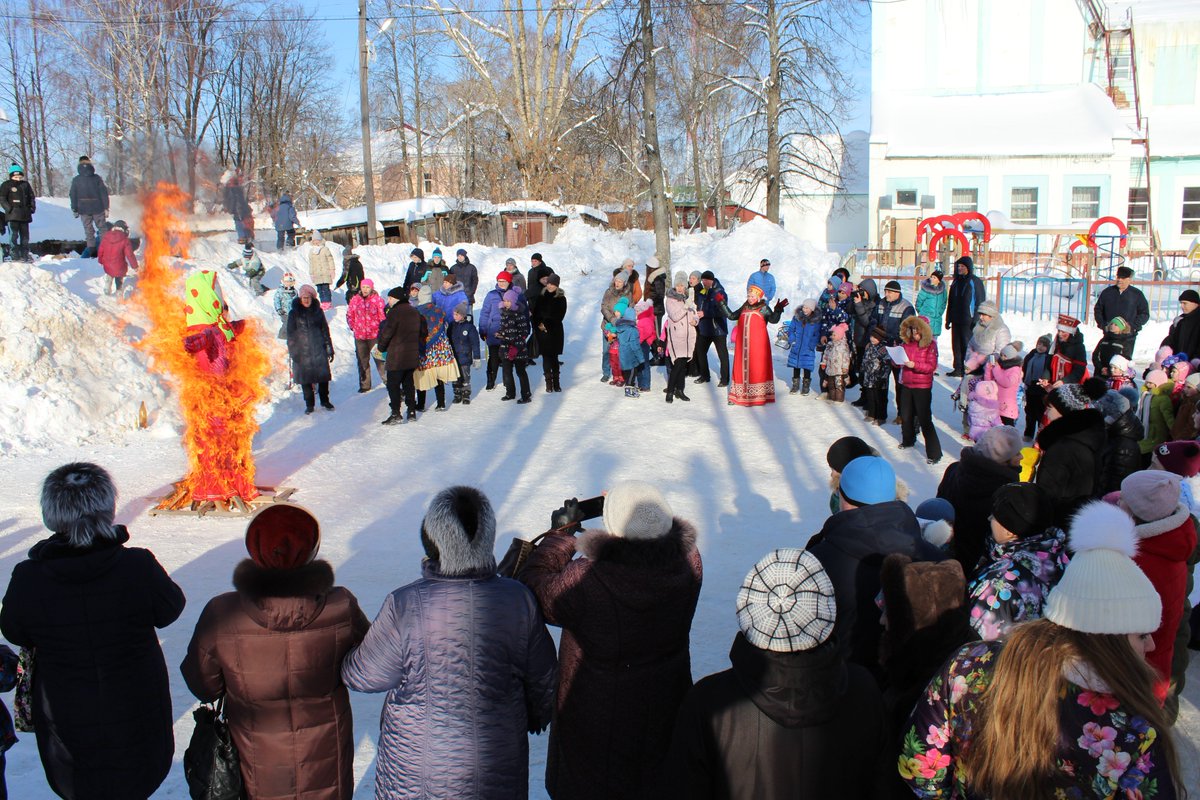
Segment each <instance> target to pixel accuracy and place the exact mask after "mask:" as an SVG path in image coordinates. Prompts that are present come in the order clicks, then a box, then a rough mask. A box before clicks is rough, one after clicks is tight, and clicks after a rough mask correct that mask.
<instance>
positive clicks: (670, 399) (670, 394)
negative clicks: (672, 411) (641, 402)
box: [667, 392, 675, 403]
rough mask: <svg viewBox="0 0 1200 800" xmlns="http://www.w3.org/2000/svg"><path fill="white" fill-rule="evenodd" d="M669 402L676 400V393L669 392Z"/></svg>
mask: <svg viewBox="0 0 1200 800" xmlns="http://www.w3.org/2000/svg"><path fill="white" fill-rule="evenodd" d="M667 402H668V403H674V402H675V395H674V394H672V393H671V392H668V393H667Z"/></svg>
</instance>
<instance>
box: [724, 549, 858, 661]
mask: <svg viewBox="0 0 1200 800" xmlns="http://www.w3.org/2000/svg"><path fill="white" fill-rule="evenodd" d="M737 621H738V629H739V630H741V632H742V635H743V636H745V637H746V641H747V642H749V643H750V644H752V645H753V646H755V647H757V648H758V649H760V650H770V651H772V652H775V653H796V652H800V651H804V650H811V649H813V648H814V647H817V646H818V645H820V644H822V643H824V642H825V641H826V640H828V639H829V637H830V636H832V635H833V626H834V623H835V622H836V621H837V600H836V599H835V598H834V592H833V583H832V582H831V581H830V580H829V575H828V574H827V573H826V572H825V567H824V566H822V565H821V562H820V560H818V559H817V557H816V556H814V555H813V554H812V553H810V552H808V551H807V550H801V549H800V548H798V547H783V548H780V549H778V550H772V551H771V552H770V553H768V554H767V555H765V556H763V558H762V559H760V560H759V562H758V563H757V564H755V565H754V567H753V568H752V569H751V570H750V572H749V573H748V574H747V575H746V578H745V580H743V581H742V588H741V589H739V590H738V595H737Z"/></svg>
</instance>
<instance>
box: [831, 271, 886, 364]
mask: <svg viewBox="0 0 1200 800" xmlns="http://www.w3.org/2000/svg"><path fill="white" fill-rule="evenodd" d="M858 290H859V291H860V292H866V293H867V296H866V298H861V297H855V298H854V303H853V304H852V306H851V310H852V311H853V314H854V351H855V352H856V353H863V352H866V349H867V340H868V339H870V338H871V328H872V327H873V326H872V325H871V317H873V316H874V315H875V306H877V305H878V304H879V290H878V288H877V287H876V285H875V279H874V278H863V279H862V281H861V282H860V283H859V284H858ZM819 310H821V311H824V308H821V309H819Z"/></svg>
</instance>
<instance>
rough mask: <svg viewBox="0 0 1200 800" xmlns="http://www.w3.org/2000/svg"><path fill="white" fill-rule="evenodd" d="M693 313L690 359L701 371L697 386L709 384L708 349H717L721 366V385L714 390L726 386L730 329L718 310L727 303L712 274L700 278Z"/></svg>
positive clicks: (721, 287) (723, 292) (707, 273)
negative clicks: (694, 323)
mask: <svg viewBox="0 0 1200 800" xmlns="http://www.w3.org/2000/svg"><path fill="white" fill-rule="evenodd" d="M695 296H696V309H697V312H698V315H699V317H700V324H699V325H697V326H696V350H695V353H694V355H693V359H694V360H695V361H696V367H697V368H698V369H699V371H700V377H698V378H696V383H708V382H709V381H710V380H712V373H711V372H709V369H708V348H709V346H711V345H714V344H715V345H716V346H717V361H719V362H721V382H720V383H718V384H717V386H722V387H723V386H728V385H729V342H728V337H729V328H728V324H727V322H726V317H725V315H724V314H723V313H721V306H723V305H725V304H726V302H727V296H726V294H725V287H724V286H722V285H721V282H720V281H719V280H717V276H716V275H714V274H713V273H712V271H711V270H705V271H704V273H703V274H702V275H701V276H700V289H698V290H697V291H696V295H695Z"/></svg>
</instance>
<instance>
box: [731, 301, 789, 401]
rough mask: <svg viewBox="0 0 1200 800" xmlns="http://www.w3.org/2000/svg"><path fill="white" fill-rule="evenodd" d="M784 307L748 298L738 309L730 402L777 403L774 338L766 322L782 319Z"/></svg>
mask: <svg viewBox="0 0 1200 800" xmlns="http://www.w3.org/2000/svg"><path fill="white" fill-rule="evenodd" d="M782 313H783V309H782V308H780V309H777V310H775V311H772V310H771V308H770V306H768V305H767V304H766V303H764V302H758V303H754V304H751V303H750V302H749V301H746V302H745V303H743V304H742V307H741V308H739V309H738V310H737V311H736V312H733V313H731V314H728V316H729V318H730V319H736V320H737V328H736V329H735V335H734V350H733V371H732V373H731V375H730V377H729V403H730V404H731V405H738V406H764V405H766V404H767V403H774V402H775V368H774V366H773V365H772V363H771V337H770V335H769V334H768V333H767V323H768V322H771V323H776V322H779V316H780V314H782Z"/></svg>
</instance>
